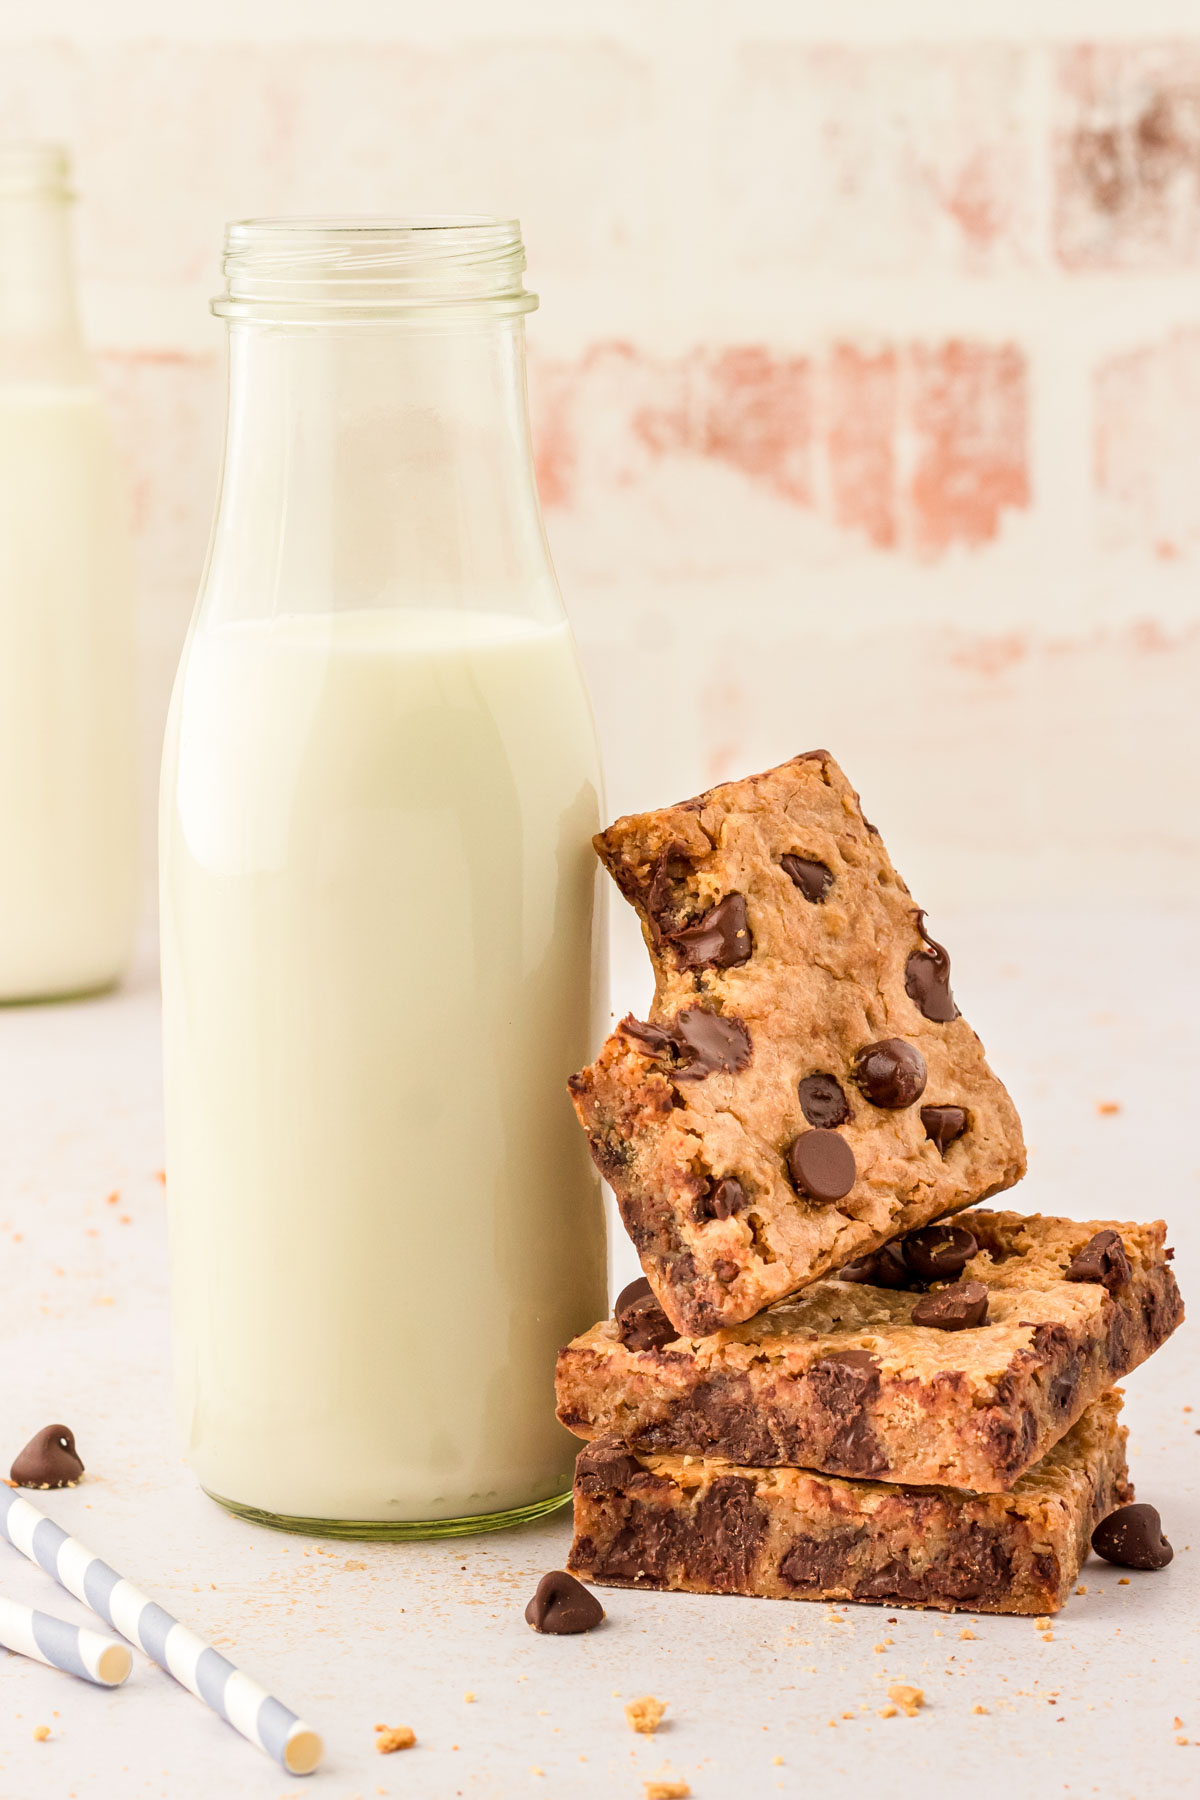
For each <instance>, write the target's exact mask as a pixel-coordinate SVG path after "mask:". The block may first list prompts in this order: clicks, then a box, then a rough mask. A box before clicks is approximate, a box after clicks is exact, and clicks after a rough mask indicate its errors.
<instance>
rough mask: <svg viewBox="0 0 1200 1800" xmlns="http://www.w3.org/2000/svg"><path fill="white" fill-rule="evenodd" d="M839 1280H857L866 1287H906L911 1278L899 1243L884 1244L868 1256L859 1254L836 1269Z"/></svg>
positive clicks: (909, 1283) (909, 1284)
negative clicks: (853, 1259)
mask: <svg viewBox="0 0 1200 1800" xmlns="http://www.w3.org/2000/svg"><path fill="white" fill-rule="evenodd" d="M837 1279H838V1280H839V1281H859V1282H862V1283H863V1284H864V1285H865V1286H866V1287H881V1288H906V1287H909V1286H911V1283H912V1278H911V1276H910V1274H909V1271H908V1270H907V1268H906V1267H905V1266H904V1262H903V1260H902V1258H901V1255H900V1246H899V1244H884V1245H882V1246H881V1248H880V1249H878V1250H872V1251H871V1253H870V1255H869V1256H860V1257H859V1258H858V1259H857V1261H855V1262H848V1263H847V1264H846V1265H845V1267H844V1268H841V1269H839V1270H838V1271H837Z"/></svg>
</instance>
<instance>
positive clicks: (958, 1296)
mask: <svg viewBox="0 0 1200 1800" xmlns="http://www.w3.org/2000/svg"><path fill="white" fill-rule="evenodd" d="M987 1311H988V1291H987V1289H986V1288H985V1287H984V1285H983V1283H982V1281H956V1282H955V1283H954V1284H953V1286H952V1287H945V1288H939V1289H938V1291H937V1293H935V1294H925V1295H924V1296H923V1297H922V1298H921V1299H920V1300H918V1301H917V1304H916V1305H915V1306H914V1307H913V1309H912V1322H913V1324H914V1325H932V1326H933V1328H934V1330H935V1331H969V1330H970V1329H971V1328H972V1327H973V1326H975V1325H986V1324H987Z"/></svg>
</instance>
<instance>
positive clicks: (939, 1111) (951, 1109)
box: [921, 1106, 967, 1156]
mask: <svg viewBox="0 0 1200 1800" xmlns="http://www.w3.org/2000/svg"><path fill="white" fill-rule="evenodd" d="M921 1123H922V1125H923V1126H924V1127H925V1136H926V1137H927V1138H928V1139H929V1141H930V1143H931V1144H936V1145H937V1148H938V1149H939V1150H940V1151H941V1153H942V1155H943V1156H945V1154H946V1151H947V1150H948V1149H949V1148H950V1145H951V1144H952V1143H954V1141H955V1139H956V1138H960V1137H961V1136H962V1134H963V1132H964V1131H965V1130H966V1129H967V1115H966V1112H965V1111H964V1110H963V1108H962V1107H961V1106H923V1107H922V1108H921Z"/></svg>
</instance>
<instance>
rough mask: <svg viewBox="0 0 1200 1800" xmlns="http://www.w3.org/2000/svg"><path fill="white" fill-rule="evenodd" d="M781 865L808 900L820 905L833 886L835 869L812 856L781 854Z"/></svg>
mask: <svg viewBox="0 0 1200 1800" xmlns="http://www.w3.org/2000/svg"><path fill="white" fill-rule="evenodd" d="M779 866H780V868H781V869H782V870H783V871H784V873H785V875H790V876H791V878H792V880H793V881H794V882H795V884H796V886H797V887H798V888H799V889H800V892H801V893H802V894H803V895H804V898H805V899H806V900H809V901H811V903H812V904H813V905H814V906H820V904H821V902H822V901H823V900H824V898H825V896H826V895H827V894H828V892H829V890H830V888H831V887H832V886H833V870H832V869H831V868H829V867H828V866H827V864H825V863H823V862H817V861H816V859H815V858H814V857H811V856H791V855H788V856H781V857H780V859H779Z"/></svg>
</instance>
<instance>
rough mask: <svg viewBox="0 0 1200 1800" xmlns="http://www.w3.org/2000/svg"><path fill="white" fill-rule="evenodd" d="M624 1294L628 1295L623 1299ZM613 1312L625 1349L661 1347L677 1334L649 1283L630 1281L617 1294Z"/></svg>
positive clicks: (671, 1340) (670, 1341)
mask: <svg viewBox="0 0 1200 1800" xmlns="http://www.w3.org/2000/svg"><path fill="white" fill-rule="evenodd" d="M635 1289H636V1290H638V1291H637V1292H635V1291H634V1290H635ZM627 1295H631V1296H632V1298H629V1299H627V1298H626V1296H627ZM614 1312H615V1315H616V1321H617V1330H618V1332H619V1333H620V1337H621V1342H622V1343H623V1344H624V1346H625V1348H626V1349H627V1350H661V1349H662V1348H663V1346H664V1345H665V1344H673V1343H674V1342H675V1339H676V1338H677V1337H678V1336H679V1333H678V1332H677V1331H676V1329H675V1327H674V1326H673V1325H672V1323H671V1321H670V1319H668V1317H667V1315H666V1313H665V1312H664V1311H663V1309H662V1307H661V1306H660V1305H659V1304H658V1301H657V1300H656V1299H655V1298H654V1295H653V1293H652V1292H651V1289H650V1283H649V1282H646V1283H645V1286H644V1288H643V1285H642V1283H641V1282H638V1281H633V1282H631V1283H630V1284H629V1286H628V1287H627V1288H625V1289H623V1290H622V1292H621V1293H620V1295H619V1296H618V1298H617V1304H616V1307H615V1308H614Z"/></svg>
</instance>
